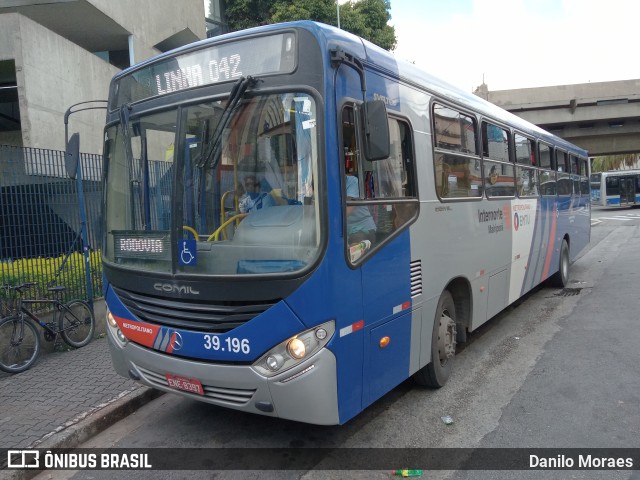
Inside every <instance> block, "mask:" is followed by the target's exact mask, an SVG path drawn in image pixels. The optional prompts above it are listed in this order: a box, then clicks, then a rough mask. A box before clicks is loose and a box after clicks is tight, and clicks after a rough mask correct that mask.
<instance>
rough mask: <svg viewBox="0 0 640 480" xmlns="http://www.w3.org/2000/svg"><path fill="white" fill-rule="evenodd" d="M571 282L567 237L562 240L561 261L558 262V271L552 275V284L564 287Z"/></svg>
mask: <svg viewBox="0 0 640 480" xmlns="http://www.w3.org/2000/svg"><path fill="white" fill-rule="evenodd" d="M567 283H569V244H568V243H567V240H566V239H563V240H562V245H561V246H560V261H559V262H558V271H557V272H556V273H554V274H553V276H552V277H551V285H553V286H554V287H558V288H564V287H566V286H567Z"/></svg>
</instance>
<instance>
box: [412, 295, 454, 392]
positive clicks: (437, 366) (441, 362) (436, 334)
mask: <svg viewBox="0 0 640 480" xmlns="http://www.w3.org/2000/svg"><path fill="white" fill-rule="evenodd" d="M455 354H456V307H455V304H454V303H453V297H452V296H451V293H449V292H448V291H446V290H445V291H444V292H442V295H441V296H440V299H439V300H438V308H437V309H436V316H435V319H434V321H433V332H432V334H431V362H430V363H429V364H428V365H426V366H425V367H424V368H422V369H420V370H419V371H418V372H417V373H416V374H415V380H416V382H417V383H418V384H420V385H424V386H426V387H432V388H440V387H443V386H444V385H445V383H447V380H449V376H450V375H451V365H452V363H453V357H454V356H455Z"/></svg>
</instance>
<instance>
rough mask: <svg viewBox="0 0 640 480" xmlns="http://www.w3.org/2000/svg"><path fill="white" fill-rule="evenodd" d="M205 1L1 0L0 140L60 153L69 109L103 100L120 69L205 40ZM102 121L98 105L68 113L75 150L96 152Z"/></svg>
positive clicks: (219, 15)
mask: <svg viewBox="0 0 640 480" xmlns="http://www.w3.org/2000/svg"><path fill="white" fill-rule="evenodd" d="M208 3H209V2H208V1H205V2H203V0H180V2H176V1H175V0H0V145H15V146H22V147H33V148H43V149H53V150H63V149H64V147H65V145H64V142H65V127H64V114H65V112H66V111H67V109H68V108H69V107H71V106H72V105H75V104H78V103H80V102H88V101H93V100H106V98H107V93H108V87H109V82H110V80H111V77H113V75H115V74H116V73H117V72H118V71H120V70H121V69H123V68H126V67H128V66H130V65H132V64H134V63H137V62H140V61H142V60H144V59H147V58H150V57H152V56H154V55H157V54H159V53H161V52H164V51H167V50H171V49H173V48H176V47H179V46H182V45H185V44H187V43H191V42H194V41H197V40H200V39H204V38H206V36H207V32H206V25H207V23H208V22H205V6H206V5H207V4H208ZM216 5H217V4H216ZM217 18H219V19H220V21H222V16H221V13H220V12H219V11H218V12H217V13H216V19H217ZM92 105H93V104H87V105H85V106H92ZM95 105H96V106H98V104H95ZM79 108H80V107H79ZM104 118H105V114H104V111H103V110H100V109H95V110H87V111H82V112H77V113H74V114H73V115H71V116H70V117H69V132H70V133H71V132H79V133H80V149H81V151H83V152H88V153H102V131H103V128H104Z"/></svg>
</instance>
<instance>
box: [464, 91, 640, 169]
mask: <svg viewBox="0 0 640 480" xmlns="http://www.w3.org/2000/svg"><path fill="white" fill-rule="evenodd" d="M474 93H475V94H476V95H478V96H480V97H482V98H484V99H485V100H488V101H490V102H492V103H494V104H496V105H498V106H500V107H502V108H504V109H505V110H508V111H510V112H511V113H514V114H515V115H518V116H519V117H522V118H524V119H525V120H527V121H529V122H531V123H534V124H536V125H538V126H540V127H542V128H544V129H545V130H548V131H550V132H552V133H554V134H556V135H558V136H559V137H562V138H564V139H566V140H568V141H570V142H572V143H575V144H576V145H578V146H580V147H582V148H585V149H586V150H588V151H589V155H590V156H597V155H614V154H622V153H637V152H640V80H620V81H615V82H595V83H582V84H576V85H557V86H553V87H540V88H520V89H515V90H497V91H493V92H492V91H489V89H488V87H487V85H485V84H483V85H481V86H480V87H478V88H477V89H476V91H475V92H474Z"/></svg>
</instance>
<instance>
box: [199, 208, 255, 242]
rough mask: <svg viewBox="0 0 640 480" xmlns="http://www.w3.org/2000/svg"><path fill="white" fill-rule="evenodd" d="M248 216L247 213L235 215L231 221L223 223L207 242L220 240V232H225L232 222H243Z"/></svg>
mask: <svg viewBox="0 0 640 480" xmlns="http://www.w3.org/2000/svg"><path fill="white" fill-rule="evenodd" d="M247 215H248V214H247V213H239V214H237V215H234V216H233V217H231V218H230V219H228V220H227V221H226V222H223V224H222V225H220V226H219V227H218V228H217V229H216V231H215V232H213V233H212V234H211V235H209V238H207V242H210V241H211V240H218V235H220V232H221V231H222V230H224V228H225V227H227V225H229V224H230V223H231V222H233V221H235V220H242V219H243V218H244V217H246V216H247Z"/></svg>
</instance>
